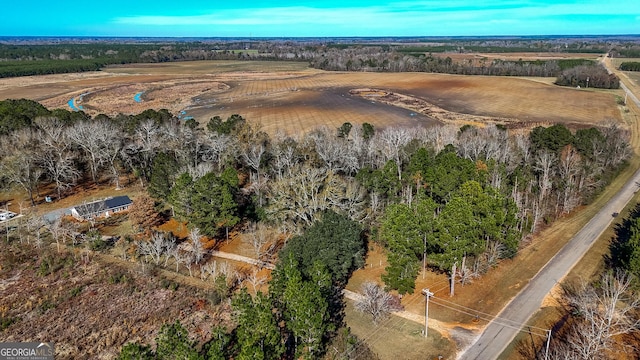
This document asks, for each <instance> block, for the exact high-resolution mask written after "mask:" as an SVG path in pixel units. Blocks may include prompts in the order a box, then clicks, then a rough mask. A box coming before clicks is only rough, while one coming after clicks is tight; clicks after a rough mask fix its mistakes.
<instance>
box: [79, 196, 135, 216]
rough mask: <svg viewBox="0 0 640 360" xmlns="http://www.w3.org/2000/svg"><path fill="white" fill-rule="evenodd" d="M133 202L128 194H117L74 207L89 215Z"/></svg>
mask: <svg viewBox="0 0 640 360" xmlns="http://www.w3.org/2000/svg"><path fill="white" fill-rule="evenodd" d="M130 204H131V199H129V197H128V196H126V195H124V196H116V197H112V198H107V199H103V200H98V201H94V202H90V203H86V204H82V205H76V206H75V207H74V208H75V209H76V211H77V212H78V215H80V216H87V215H92V214H99V213H102V212H105V211H109V210H111V209H115V208H118V207H121V206H126V205H130Z"/></svg>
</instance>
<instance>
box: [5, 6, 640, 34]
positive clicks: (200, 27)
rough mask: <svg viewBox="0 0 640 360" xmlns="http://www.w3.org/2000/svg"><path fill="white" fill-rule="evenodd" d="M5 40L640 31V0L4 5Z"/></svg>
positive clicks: (614, 32)
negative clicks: (90, 37) (77, 37)
mask: <svg viewBox="0 0 640 360" xmlns="http://www.w3.org/2000/svg"><path fill="white" fill-rule="evenodd" d="M2 13H3V14H2V16H1V17H0V36H161V37H165V36H176V37H192V36H197V37H224V36H234V37H249V36H251V37H283V36H287V37H289V36H291V37H295V36H465V35H478V36H481V35H574V34H575V35H591V34H603V35H608V34H640V1H638V0H617V1H608V0H582V1H580V0H575V1H571V0H556V1H541V0H531V1H497V0H488V1H481V0H476V1H461V0H423V1H391V2H386V1H378V0H369V1H335V0H329V1H322V2H320V1H306V0H298V1H264V0H256V1H252V0H244V1H242V0H239V1H216V0H209V1H189V0H184V1H177V0H171V1H166V0H154V1H147V0H128V1H124V0H106V1H92V0H89V1H83V2H82V1H74V2H71V1H52V0H27V1H25V2H19V1H15V0H7V3H6V4H3V6H2Z"/></svg>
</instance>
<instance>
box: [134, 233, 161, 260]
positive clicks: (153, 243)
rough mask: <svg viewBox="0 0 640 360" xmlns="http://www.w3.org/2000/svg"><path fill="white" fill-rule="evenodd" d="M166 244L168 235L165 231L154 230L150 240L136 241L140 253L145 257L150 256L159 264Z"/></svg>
mask: <svg viewBox="0 0 640 360" xmlns="http://www.w3.org/2000/svg"><path fill="white" fill-rule="evenodd" d="M166 244H167V239H166V236H165V235H164V234H163V233H159V232H154V233H153V234H152V235H151V240H150V241H136V248H137V249H138V254H140V255H142V256H144V257H145V258H147V257H150V258H151V260H153V262H154V263H155V264H156V265H158V264H160V260H161V258H162V255H163V254H164V253H165V249H166Z"/></svg>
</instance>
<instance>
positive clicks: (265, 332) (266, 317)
mask: <svg viewBox="0 0 640 360" xmlns="http://www.w3.org/2000/svg"><path fill="white" fill-rule="evenodd" d="M232 304H233V308H234V311H235V314H236V315H235V317H236V322H237V324H238V326H237V327H236V330H235V331H236V336H237V340H238V347H239V352H238V357H237V359H241V360H245V359H246V360H268V359H280V357H281V356H282V355H283V354H284V351H285V348H284V344H283V341H282V337H281V335H280V327H279V326H278V323H277V321H276V318H275V315H274V313H273V311H272V305H271V301H270V300H269V298H268V297H267V296H265V295H263V294H262V293H260V292H258V293H257V294H256V297H255V298H254V299H251V295H249V293H248V292H247V291H246V289H243V290H242V292H241V293H240V294H238V296H236V297H235V298H234V299H233V302H232Z"/></svg>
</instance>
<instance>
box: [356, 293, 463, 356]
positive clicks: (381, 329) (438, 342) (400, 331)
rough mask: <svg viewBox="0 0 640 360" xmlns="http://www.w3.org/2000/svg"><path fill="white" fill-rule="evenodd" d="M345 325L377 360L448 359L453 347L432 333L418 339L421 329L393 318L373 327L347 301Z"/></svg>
mask: <svg viewBox="0 0 640 360" xmlns="http://www.w3.org/2000/svg"><path fill="white" fill-rule="evenodd" d="M345 312H346V322H347V326H349V327H350V328H351V332H352V333H353V334H355V335H357V336H358V338H359V339H360V340H363V341H365V342H366V343H367V344H368V345H369V347H370V348H371V350H372V351H373V352H374V353H376V354H378V356H379V357H380V358H381V359H406V360H409V359H438V356H439V355H441V356H443V358H444V359H452V358H453V357H454V355H455V346H454V344H453V343H452V342H450V341H449V340H448V339H446V338H444V337H442V336H441V335H440V334H438V333H437V332H435V331H429V337H428V338H427V339H425V338H424V336H422V331H423V326H422V325H420V324H418V323H415V322H413V321H409V320H405V319H403V318H400V317H397V316H391V317H389V318H387V319H386V320H384V321H382V322H380V323H379V324H378V325H374V324H373V322H372V321H371V318H369V317H367V316H365V315H363V314H361V313H359V312H357V311H356V310H355V309H354V307H353V304H352V302H351V301H348V302H347V308H346V310H345Z"/></svg>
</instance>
